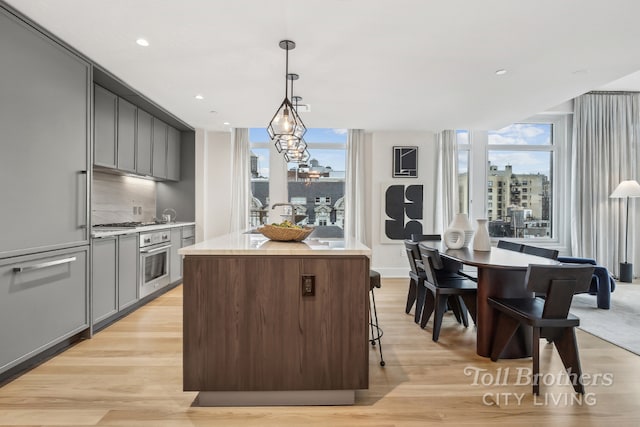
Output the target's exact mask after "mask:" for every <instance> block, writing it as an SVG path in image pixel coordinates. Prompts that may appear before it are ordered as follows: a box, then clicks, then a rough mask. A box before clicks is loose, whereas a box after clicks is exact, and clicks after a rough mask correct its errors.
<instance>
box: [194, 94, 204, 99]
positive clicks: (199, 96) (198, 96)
mask: <svg viewBox="0 0 640 427" xmlns="http://www.w3.org/2000/svg"><path fill="white" fill-rule="evenodd" d="M196 99H204V96H202V95H200V94H198V95H196Z"/></svg>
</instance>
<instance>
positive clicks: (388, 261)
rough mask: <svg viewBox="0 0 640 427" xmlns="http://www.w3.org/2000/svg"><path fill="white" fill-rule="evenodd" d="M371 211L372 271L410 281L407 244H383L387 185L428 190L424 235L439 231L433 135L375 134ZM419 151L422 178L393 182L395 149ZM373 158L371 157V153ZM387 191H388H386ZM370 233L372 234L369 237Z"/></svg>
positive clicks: (373, 138)
mask: <svg viewBox="0 0 640 427" xmlns="http://www.w3.org/2000/svg"><path fill="white" fill-rule="evenodd" d="M370 137H371V153H370V157H368V158H369V159H370V167H369V168H368V169H367V172H368V176H369V179H368V181H369V185H370V186H369V188H368V193H367V194H368V196H369V197H368V199H369V200H370V203H371V204H370V205H369V206H368V208H369V209H368V210H369V212H370V216H369V218H368V220H367V230H368V232H367V234H368V236H370V237H369V239H368V243H369V246H370V247H371V249H372V252H373V256H372V259H371V268H373V269H375V270H377V271H378V272H380V274H382V275H383V276H386V277H406V276H407V274H408V273H407V272H408V271H409V270H408V269H409V264H408V262H407V255H406V253H405V250H404V243H403V242H402V241H399V242H398V243H392V244H387V243H382V242H381V236H382V233H383V226H384V221H385V216H384V212H383V194H382V191H383V185H384V184H388V183H398V184H405V185H407V184H422V185H423V186H424V220H423V232H424V233H431V232H433V231H434V229H435V227H434V224H435V199H436V193H435V191H436V188H435V185H436V165H437V153H438V152H437V146H436V142H435V135H434V133H433V132H428V131H425V132H396V131H379V132H373V133H371V136H370ZM396 145H408V146H414V145H415V146H417V147H418V178H395V179H394V178H392V159H393V146H396ZM367 154H369V153H367ZM385 188H386V187H385ZM369 233H370V234H369Z"/></svg>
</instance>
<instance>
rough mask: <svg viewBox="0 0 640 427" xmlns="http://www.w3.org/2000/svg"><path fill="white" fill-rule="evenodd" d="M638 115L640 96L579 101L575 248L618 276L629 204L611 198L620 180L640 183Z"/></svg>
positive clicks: (573, 207) (575, 152)
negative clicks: (639, 171) (633, 180)
mask: <svg viewBox="0 0 640 427" xmlns="http://www.w3.org/2000/svg"><path fill="white" fill-rule="evenodd" d="M639 114H640V94H638V93H611V92H600V93H598V92H591V93H588V94H585V95H582V96H580V97H578V98H576V99H575V100H574V119H573V120H574V122H573V140H572V147H571V150H572V158H571V161H572V171H571V172H572V173H571V175H572V183H571V250H572V254H573V255H574V256H584V257H589V258H595V259H596V260H597V261H598V263H600V264H602V265H605V266H606V267H608V268H609V269H610V270H612V271H614V274H619V271H618V269H619V267H618V263H619V262H621V261H623V258H624V238H625V235H624V233H625V222H624V221H625V204H624V203H625V202H624V199H610V198H609V196H610V195H611V193H612V192H613V190H614V189H615V188H616V186H617V185H618V184H619V183H620V182H621V181H623V180H627V179H636V180H637V179H638V168H637V163H638V161H639V160H640V156H638V143H639V141H640V140H639V138H638V131H639V129H638V126H639V125H640V117H639V116H638V115H639ZM632 200H633V199H631V202H630V203H633V201H632ZM630 206H632V205H630ZM632 212H633V210H630V213H632ZM634 222H635V221H634V217H633V215H632V216H631V217H630V218H629V230H630V233H629V259H630V262H632V260H633V254H634V251H633V248H634V246H635V238H634V235H637V234H638V230H636V229H635V227H634V225H635V224H634Z"/></svg>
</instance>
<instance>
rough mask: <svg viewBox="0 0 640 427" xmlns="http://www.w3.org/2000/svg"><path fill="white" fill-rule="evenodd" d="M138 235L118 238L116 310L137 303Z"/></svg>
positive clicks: (125, 235)
mask: <svg viewBox="0 0 640 427" xmlns="http://www.w3.org/2000/svg"><path fill="white" fill-rule="evenodd" d="M138 238H139V234H138V233H133V234H124V235H120V236H118V310H122V309H123V308H126V307H128V306H130V305H131V304H133V303H135V302H136V301H138V259H139V252H138V251H139V242H138Z"/></svg>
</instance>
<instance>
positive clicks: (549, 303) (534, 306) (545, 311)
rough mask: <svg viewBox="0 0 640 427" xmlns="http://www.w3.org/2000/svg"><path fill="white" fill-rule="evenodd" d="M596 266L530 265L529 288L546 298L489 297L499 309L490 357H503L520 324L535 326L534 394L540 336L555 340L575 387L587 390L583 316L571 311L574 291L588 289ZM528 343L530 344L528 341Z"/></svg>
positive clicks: (538, 387)
mask: <svg viewBox="0 0 640 427" xmlns="http://www.w3.org/2000/svg"><path fill="white" fill-rule="evenodd" d="M592 274H593V266H588V265H530V266H529V267H528V269H527V274H526V276H525V283H526V286H527V290H528V291H530V292H538V293H543V294H545V296H546V298H545V299H542V298H536V297H531V298H497V297H490V298H488V299H487V301H488V303H489V305H490V306H491V307H493V308H494V309H495V310H497V311H498V312H499V315H498V319H497V325H496V331H497V332H496V336H495V337H494V339H493V344H492V346H491V360H493V361H494V362H495V361H497V360H498V359H499V358H500V355H501V354H502V352H503V350H504V349H505V348H506V346H507V344H509V342H510V341H511V339H512V338H513V336H514V334H515V332H516V330H517V329H518V328H519V327H520V325H523V324H524V325H528V326H530V327H532V328H533V342H532V349H531V353H532V355H533V378H532V383H533V394H536V395H537V394H539V391H540V384H539V378H540V375H539V372H540V339H541V338H546V339H547V341H549V342H552V343H553V344H554V345H555V347H556V349H557V350H558V353H559V354H560V358H561V359H562V363H563V364H564V367H565V369H566V370H567V373H568V374H569V378H570V379H571V382H572V384H573V388H574V389H575V391H576V392H577V393H582V394H584V386H583V384H582V379H581V378H582V369H581V367H580V357H579V355H578V343H577V341H576V334H575V327H576V326H578V325H579V324H580V319H579V318H577V317H576V316H574V315H572V314H571V313H569V308H570V306H571V301H572V299H573V295H574V294H575V293H579V292H584V291H585V290H587V289H589V285H590V283H591V275H592ZM527 345H528V344H527Z"/></svg>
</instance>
